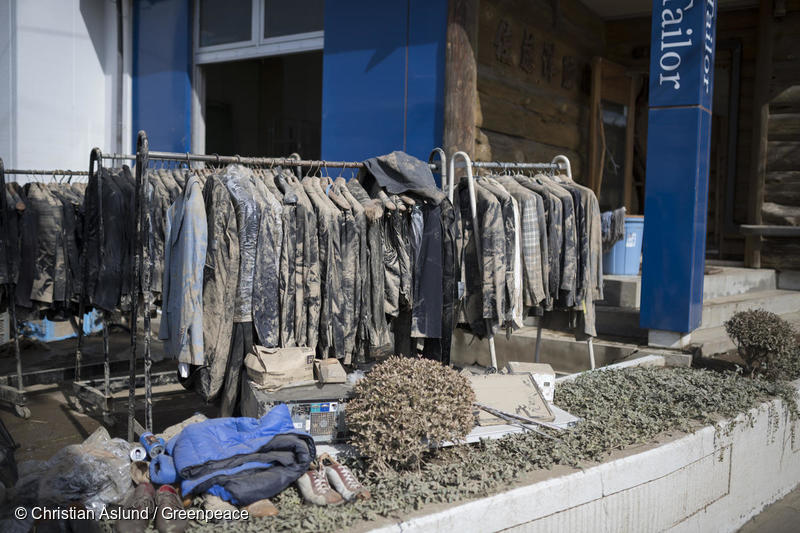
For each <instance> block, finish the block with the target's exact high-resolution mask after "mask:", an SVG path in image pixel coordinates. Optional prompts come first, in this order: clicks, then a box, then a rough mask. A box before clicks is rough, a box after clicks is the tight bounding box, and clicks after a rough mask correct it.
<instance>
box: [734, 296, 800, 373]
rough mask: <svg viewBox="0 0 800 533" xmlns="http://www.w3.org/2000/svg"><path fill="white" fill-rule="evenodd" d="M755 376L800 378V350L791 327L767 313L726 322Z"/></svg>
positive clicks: (740, 315) (754, 311)
mask: <svg viewBox="0 0 800 533" xmlns="http://www.w3.org/2000/svg"><path fill="white" fill-rule="evenodd" d="M725 331H726V332H727V333H728V336H729V337H730V338H731V340H732V341H733V342H734V344H736V348H737V350H738V351H739V355H740V356H741V357H742V359H743V360H744V363H745V366H746V368H745V369H746V371H747V373H749V374H751V375H763V376H764V377H766V378H768V379H771V380H777V379H797V378H798V377H800V347H798V342H797V332H796V331H795V330H794V328H793V327H792V325H791V324H789V323H788V322H786V321H785V320H783V319H782V318H781V317H779V316H778V315H776V314H775V313H770V312H769V311H765V310H764V309H752V310H749V311H740V312H738V313H736V314H735V315H733V316H732V317H731V319H730V320H728V321H727V322H725Z"/></svg>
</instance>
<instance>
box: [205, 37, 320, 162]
mask: <svg viewBox="0 0 800 533" xmlns="http://www.w3.org/2000/svg"><path fill="white" fill-rule="evenodd" d="M203 70H204V75H205V85H206V86H205V94H206V106H205V119H206V153H208V154H214V153H217V154H239V155H252V156H265V157H280V156H286V155H289V154H291V153H292V152H297V153H299V154H300V155H301V156H302V157H303V158H304V159H318V158H319V156H320V135H321V124H322V52H308V53H303V54H292V55H284V56H273V57H265V58H260V59H249V60H244V61H231V62H225V63H214V64H210V65H205V66H204V67H203Z"/></svg>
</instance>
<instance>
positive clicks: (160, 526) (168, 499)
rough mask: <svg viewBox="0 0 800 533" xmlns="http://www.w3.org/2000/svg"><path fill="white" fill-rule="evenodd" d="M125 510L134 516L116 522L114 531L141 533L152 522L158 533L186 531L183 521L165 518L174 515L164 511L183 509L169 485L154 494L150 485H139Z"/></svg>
mask: <svg viewBox="0 0 800 533" xmlns="http://www.w3.org/2000/svg"><path fill="white" fill-rule="evenodd" d="M126 509H127V510H129V511H136V512H135V513H131V514H132V515H134V516H133V517H131V518H127V519H121V520H117V524H116V526H117V528H116V529H117V531H118V532H119V533H141V532H143V531H145V530H146V529H147V528H148V526H149V525H150V522H151V521H154V525H155V527H156V529H157V530H158V532H159V533H183V532H184V531H185V530H186V520H185V519H178V518H167V517H166V516H165V515H167V516H172V515H175V512H172V513H165V512H164V510H166V509H171V510H172V511H178V510H180V509H183V501H182V500H181V498H180V496H179V495H178V491H176V490H175V488H174V487H172V486H171V485H162V486H161V487H159V488H158V492H156V489H155V488H154V487H153V485H152V484H151V483H149V482H143V483H139V484H138V485H137V486H136V488H135V489H134V491H133V497H132V498H131V500H130V502H129V504H128V506H127V507H126ZM154 519H155V520H154Z"/></svg>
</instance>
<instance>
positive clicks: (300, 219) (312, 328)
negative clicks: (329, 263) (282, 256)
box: [287, 175, 321, 346]
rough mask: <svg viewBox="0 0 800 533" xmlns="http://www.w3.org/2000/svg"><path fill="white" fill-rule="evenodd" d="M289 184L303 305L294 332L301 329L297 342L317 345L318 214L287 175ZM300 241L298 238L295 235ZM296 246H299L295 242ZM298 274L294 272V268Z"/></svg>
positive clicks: (318, 314) (318, 312)
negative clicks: (299, 235) (293, 199)
mask: <svg viewBox="0 0 800 533" xmlns="http://www.w3.org/2000/svg"><path fill="white" fill-rule="evenodd" d="M287 181H288V183H289V184H290V185H291V186H292V189H293V190H294V192H295V194H296V195H297V224H298V225H297V227H298V232H299V231H301V228H302V235H303V238H302V242H303V246H302V253H303V256H302V266H303V268H302V270H301V279H300V280H299V281H298V287H300V286H302V288H303V291H302V295H303V296H302V308H301V309H300V311H299V313H300V314H301V315H302V316H299V317H297V322H296V324H297V327H296V330H297V331H301V330H304V331H305V334H304V336H303V337H302V340H301V338H300V337H299V336H298V342H299V343H300V344H301V345H302V346H316V345H317V340H318V338H319V317H320V310H321V309H320V307H321V303H320V264H319V239H318V232H317V215H316V212H315V211H314V204H313V203H312V202H311V199H310V198H309V197H308V194H307V193H306V191H305V188H304V187H303V185H302V184H301V183H300V181H299V180H298V179H297V178H296V177H295V176H294V175H291V176H287ZM298 240H299V238H298ZM298 248H299V245H298ZM295 272H296V273H297V271H295Z"/></svg>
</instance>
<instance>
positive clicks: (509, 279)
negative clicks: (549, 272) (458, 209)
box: [476, 178, 517, 324]
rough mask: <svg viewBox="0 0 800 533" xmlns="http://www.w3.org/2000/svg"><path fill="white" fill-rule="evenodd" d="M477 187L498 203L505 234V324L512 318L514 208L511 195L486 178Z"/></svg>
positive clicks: (514, 236)
mask: <svg viewBox="0 0 800 533" xmlns="http://www.w3.org/2000/svg"><path fill="white" fill-rule="evenodd" d="M476 184H477V186H478V187H482V188H483V189H484V190H486V192H488V193H489V194H492V195H494V197H495V198H497V201H499V202H500V211H501V213H502V216H503V232H504V234H505V247H504V248H505V256H504V264H505V272H506V276H505V288H506V292H505V305H504V308H503V312H504V315H503V318H504V321H505V322H507V323H509V324H510V323H511V321H512V316H511V310H512V307H513V301H514V293H515V290H514V253H515V239H516V235H517V228H516V221H515V217H514V206H513V200H512V199H511V195H510V194H508V191H506V190H505V189H503V188H502V187H501V186H498V185H497V184H496V183H492V182H491V181H489V180H488V179H487V178H481V179H478V180H477V182H476Z"/></svg>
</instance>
